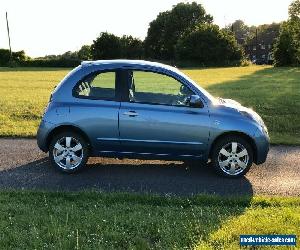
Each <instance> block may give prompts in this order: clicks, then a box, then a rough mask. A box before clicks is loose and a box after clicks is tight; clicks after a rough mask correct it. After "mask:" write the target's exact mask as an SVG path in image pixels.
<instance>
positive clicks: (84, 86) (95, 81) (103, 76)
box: [74, 72, 116, 100]
mask: <svg viewBox="0 0 300 250" xmlns="http://www.w3.org/2000/svg"><path fill="white" fill-rule="evenodd" d="M115 84H116V73H115V72H104V73H92V74H90V75H88V76H86V77H85V78H84V79H83V80H82V81H80V82H79V84H77V85H76V87H75V89H74V92H75V96H76V97H82V98H88V99H102V100H114V99H115Z"/></svg>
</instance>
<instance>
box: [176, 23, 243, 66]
mask: <svg viewBox="0 0 300 250" xmlns="http://www.w3.org/2000/svg"><path fill="white" fill-rule="evenodd" d="M176 54H177V56H178V58H179V59H180V60H187V61H191V62H193V63H196V64H202V65H217V64H228V63H229V62H232V61H240V60H241V59H242V57H243V52H242V50H241V48H240V47H239V45H238V44H237V42H236V40H235V37H234V36H233V35H232V34H229V33H228V32H226V31H224V30H220V29H219V27H218V26H217V25H212V24H209V25H207V24H206V25H200V26H198V27H197V28H196V29H195V30H194V31H192V32H189V33H187V34H186V35H184V36H183V37H182V38H180V39H179V40H178V43H177V46H176Z"/></svg>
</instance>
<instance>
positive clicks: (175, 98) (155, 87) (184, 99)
mask: <svg viewBox="0 0 300 250" xmlns="http://www.w3.org/2000/svg"><path fill="white" fill-rule="evenodd" d="M130 74H131V81H130V83H129V85H130V86H129V100H130V102H139V103H152V104H163V105H176V106H188V105H189V104H188V98H189V97H190V96H191V95H193V94H194V93H193V92H192V91H191V90H190V89H189V88H188V87H187V86H185V85H184V84H182V83H181V82H179V81H177V80H176V79H174V78H172V77H170V76H166V75H163V74H158V73H153V72H144V71H133V72H131V73H130Z"/></svg>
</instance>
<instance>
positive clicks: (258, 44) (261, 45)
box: [244, 27, 279, 64]
mask: <svg viewBox="0 0 300 250" xmlns="http://www.w3.org/2000/svg"><path fill="white" fill-rule="evenodd" d="M278 35H279V29H277V28H274V27H270V28H267V29H266V30H264V31H262V32H256V35H255V36H254V37H253V38H252V39H250V40H249V41H248V42H247V43H246V45H244V49H245V53H246V56H247V57H248V58H249V60H251V61H252V62H253V63H256V64H272V63H273V62H274V58H273V47H274V43H275V40H276V38H277V37H278Z"/></svg>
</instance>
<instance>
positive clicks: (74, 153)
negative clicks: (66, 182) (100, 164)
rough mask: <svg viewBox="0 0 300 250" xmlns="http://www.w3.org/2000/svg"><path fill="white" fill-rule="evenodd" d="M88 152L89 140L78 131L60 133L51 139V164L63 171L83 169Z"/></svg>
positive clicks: (69, 171)
mask: <svg viewBox="0 0 300 250" xmlns="http://www.w3.org/2000/svg"><path fill="white" fill-rule="evenodd" d="M88 154H89V150H88V144H87V142H86V141H85V140H84V138H82V136H80V135H79V134H77V133H74V132H64V133H60V134H58V135H56V136H54V137H53V139H52V140H51V143H50V148H49V157H50V161H51V164H52V165H53V166H54V167H55V168H56V169H58V170H60V171H62V172H65V173H74V172H77V171H79V170H80V169H82V168H83V167H84V166H85V164H86V162H87V160H88Z"/></svg>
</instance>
